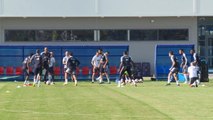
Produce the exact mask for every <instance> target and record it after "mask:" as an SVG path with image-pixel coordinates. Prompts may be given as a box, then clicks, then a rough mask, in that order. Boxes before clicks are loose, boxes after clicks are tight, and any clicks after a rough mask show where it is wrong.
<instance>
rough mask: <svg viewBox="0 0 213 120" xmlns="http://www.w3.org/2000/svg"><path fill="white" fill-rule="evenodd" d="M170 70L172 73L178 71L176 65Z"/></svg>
mask: <svg viewBox="0 0 213 120" xmlns="http://www.w3.org/2000/svg"><path fill="white" fill-rule="evenodd" d="M170 72H172V73H176V74H177V73H178V72H179V69H178V68H177V67H173V68H172V69H171V70H170Z"/></svg>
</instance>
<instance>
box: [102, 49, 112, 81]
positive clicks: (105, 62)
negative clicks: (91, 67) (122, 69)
mask: <svg viewBox="0 0 213 120" xmlns="http://www.w3.org/2000/svg"><path fill="white" fill-rule="evenodd" d="M108 55H109V52H105V53H104V54H103V55H102V56H101V61H100V79H101V81H102V79H103V76H104V75H105V76H106V78H107V81H108V83H109V84H110V80H109V75H108V69H109V59H108Z"/></svg>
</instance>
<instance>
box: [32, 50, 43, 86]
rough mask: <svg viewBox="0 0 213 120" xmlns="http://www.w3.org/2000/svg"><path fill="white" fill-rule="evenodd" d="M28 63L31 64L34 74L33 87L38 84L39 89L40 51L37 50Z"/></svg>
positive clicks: (40, 71)
mask: <svg viewBox="0 0 213 120" xmlns="http://www.w3.org/2000/svg"><path fill="white" fill-rule="evenodd" d="M30 62H32V63H33V73H34V82H33V86H35V84H38V87H40V80H41V73H42V58H41V55H40V51H39V50H38V49H37V50H36V54H34V55H33V56H32V57H31V59H30Z"/></svg>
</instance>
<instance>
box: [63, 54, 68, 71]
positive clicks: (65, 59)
mask: <svg viewBox="0 0 213 120" xmlns="http://www.w3.org/2000/svg"><path fill="white" fill-rule="evenodd" d="M68 59H69V57H68V56H65V57H63V60H62V62H63V64H64V63H66V64H64V68H67V61H68Z"/></svg>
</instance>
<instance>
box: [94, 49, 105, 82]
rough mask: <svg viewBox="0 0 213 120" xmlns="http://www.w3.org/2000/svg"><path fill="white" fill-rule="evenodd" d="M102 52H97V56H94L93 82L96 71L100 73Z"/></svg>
mask: <svg viewBox="0 0 213 120" xmlns="http://www.w3.org/2000/svg"><path fill="white" fill-rule="evenodd" d="M101 56H102V55H101V53H99V52H96V54H95V56H93V58H92V61H91V64H92V67H93V69H92V83H94V77H95V73H96V72H98V73H100V61H101V58H102V57H101Z"/></svg>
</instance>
